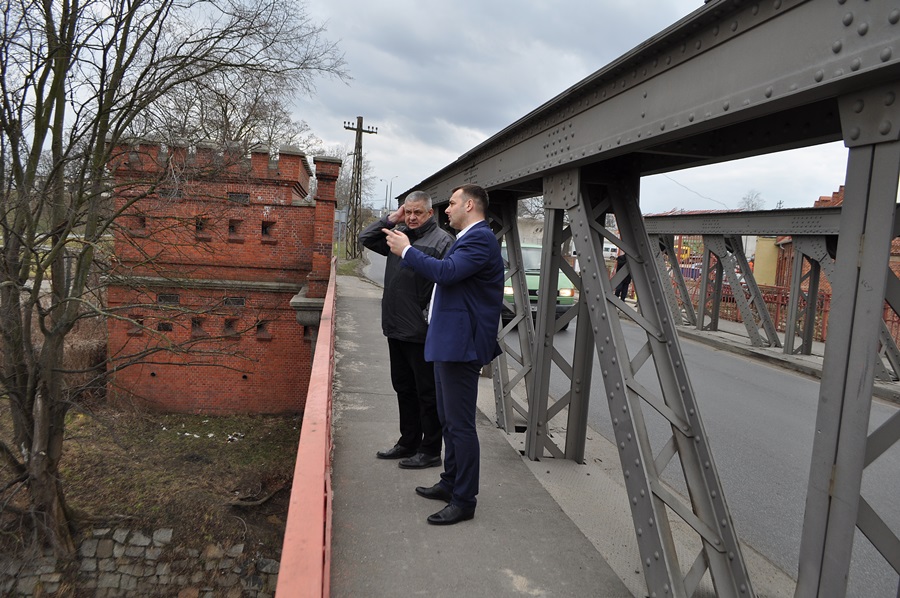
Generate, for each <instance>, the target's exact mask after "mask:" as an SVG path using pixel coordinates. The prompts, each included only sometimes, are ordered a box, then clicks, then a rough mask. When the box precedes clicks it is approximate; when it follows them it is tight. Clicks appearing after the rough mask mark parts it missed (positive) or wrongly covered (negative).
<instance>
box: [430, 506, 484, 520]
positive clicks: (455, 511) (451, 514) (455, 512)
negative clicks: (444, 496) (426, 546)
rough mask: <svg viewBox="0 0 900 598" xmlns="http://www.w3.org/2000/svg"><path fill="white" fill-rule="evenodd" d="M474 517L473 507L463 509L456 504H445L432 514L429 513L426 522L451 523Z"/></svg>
mask: <svg viewBox="0 0 900 598" xmlns="http://www.w3.org/2000/svg"><path fill="white" fill-rule="evenodd" d="M473 517H475V507H470V508H468V509H464V508H462V507H457V506H456V505H447V506H446V507H444V508H443V509H441V510H440V511H438V512H437V513H435V514H434V515H429V517H428V523H430V524H431V525H453V524H454V523H459V522H460V521H468V520H469V519H472V518H473Z"/></svg>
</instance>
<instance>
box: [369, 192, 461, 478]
mask: <svg viewBox="0 0 900 598" xmlns="http://www.w3.org/2000/svg"><path fill="white" fill-rule="evenodd" d="M384 229H393V230H397V231H403V233H404V234H405V235H406V236H407V238H409V240H410V242H411V243H412V245H413V246H414V247H415V248H416V249H417V250H418V251H420V252H422V254H423V255H428V256H430V257H433V258H437V259H440V258H441V257H443V256H444V254H445V253H447V250H449V249H450V246H451V245H452V244H453V236H452V235H451V234H450V233H448V232H447V231H445V230H443V229H441V228H440V227H439V226H438V225H437V219H436V218H435V217H434V209H433V208H432V207H431V197H430V196H429V195H428V194H427V193H425V192H424V191H413V192H412V193H410V194H409V195H407V196H406V200H405V201H404V202H403V204H402V205H400V207H399V208H397V210H395V211H394V212H392V213H390V214H388V215H387V216H385V217H383V218H380V219H379V220H377V221H375V222H374V223H372V224H371V225H370V226H368V227H366V229H365V230H364V231H362V232H361V233H360V235H359V241H360V243H362V244H363V246H365V247H367V248H368V249H371V250H372V251H374V252H375V253H379V254H381V255H384V256H387V260H386V262H385V268H384V294H383V295H382V298H381V328H382V332H384V335H385V336H386V337H387V341H388V351H389V356H390V363H391V384H392V386H393V387H394V391H395V392H396V393H397V407H398V410H399V414H400V438H399V439H398V440H397V442H396V443H395V444H394V446H393V447H392V448H389V449H387V450H382V451H378V452H377V453H376V456H377V457H378V458H379V459H399V460H400V461H399V462H398V465H399V466H400V467H402V468H404V469H423V468H427V467H438V466H440V465H441V438H442V434H441V422H440V419H439V418H438V411H437V398H436V396H435V388H434V366H433V365H432V364H431V363H430V362H428V361H425V334H426V332H427V330H428V322H427V311H428V305H429V302H430V301H431V294H432V289H433V287H434V283H433V282H431V281H430V280H428V279H427V278H425V277H423V276H421V275H419V274H416V272H415V271H413V270H412V269H411V268H406V267H403V265H402V263H401V259H400V258H399V257H398V256H396V255H394V254H392V253H391V251H390V248H389V247H388V245H387V241H386V239H385V235H384V233H383V232H382V230H384Z"/></svg>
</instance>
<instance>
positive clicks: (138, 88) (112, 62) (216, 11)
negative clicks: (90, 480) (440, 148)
mask: <svg viewBox="0 0 900 598" xmlns="http://www.w3.org/2000/svg"><path fill="white" fill-rule="evenodd" d="M2 1H3V9H4V10H3V15H4V17H3V21H2V28H3V29H2V36H0V71H2V79H0V84H2V86H3V89H2V91H3V95H2V105H0V229H2V234H3V239H2V243H3V246H2V250H0V251H2V255H0V353H2V361H0V385H2V389H0V392H2V393H3V394H4V395H5V397H6V398H7V399H8V402H9V407H10V413H11V415H12V422H13V432H12V437H11V438H2V439H0V463H2V465H3V471H4V472H6V473H9V474H10V475H9V476H8V477H9V479H8V481H7V482H6V483H5V484H4V485H3V486H0V492H2V494H3V495H2V496H0V506H2V505H6V506H7V512H9V510H10V509H11V505H12V504H13V502H12V498H13V497H15V496H21V495H23V493H24V494H25V495H27V501H25V505H26V506H25V507H24V509H23V510H22V515H23V516H27V519H26V520H30V522H31V523H32V524H33V531H34V537H35V538H36V539H38V540H41V541H43V542H47V543H49V544H50V545H52V546H53V548H54V550H55V551H56V553H57V554H59V555H61V556H71V555H72V554H73V553H74V542H73V540H72V535H71V527H70V514H69V512H68V509H67V507H66V503H65V498H64V494H63V486H62V481H61V479H60V475H59V464H60V458H61V455H62V447H63V437H64V433H65V416H66V413H67V411H68V410H69V409H70V407H71V406H72V405H73V403H74V402H75V401H77V399H78V393H79V388H77V387H75V386H73V383H72V377H71V374H72V373H73V372H72V371H71V370H67V367H68V365H67V362H66V359H65V357H66V338H67V336H68V335H69V334H70V332H71V331H72V330H73V328H74V327H75V326H77V325H78V324H79V322H81V321H83V320H85V319H86V318H91V317H96V316H98V315H102V314H103V305H102V301H101V296H100V295H99V294H93V293H92V285H93V284H94V283H93V281H94V280H95V279H96V276H95V271H94V268H95V266H96V263H97V261H98V256H99V255H101V254H102V252H103V248H104V246H105V244H106V243H107V238H108V236H109V233H110V231H111V227H112V226H113V225H114V223H115V222H116V218H117V215H118V214H117V213H116V212H115V211H114V210H113V209H112V206H111V203H110V202H109V199H108V198H109V196H110V193H111V192H114V191H115V190H112V189H110V188H109V179H108V177H107V176H106V167H107V164H108V163H110V161H111V160H112V159H113V158H114V156H113V155H111V152H112V151H113V149H112V148H116V147H122V145H123V144H122V142H123V141H124V138H125V137H126V136H127V135H128V134H129V133H133V132H134V131H135V130H140V131H141V132H142V133H144V134H150V133H157V134H159V135H161V136H162V137H163V138H164V137H165V135H166V134H170V133H173V132H175V131H173V127H171V126H167V127H165V128H162V127H160V124H161V123H159V122H158V121H157V122H154V121H153V119H152V118H150V117H151V116H152V115H154V114H156V113H159V112H161V111H160V109H159V107H160V106H162V105H164V104H167V103H168V104H171V103H172V102H177V101H179V98H180V99H181V100H185V99H187V98H190V97H191V94H192V93H195V90H196V89H197V88H198V85H200V83H201V82H202V83H203V84H204V85H208V86H209V87H210V88H215V87H216V86H214V85H211V84H210V83H209V82H210V81H219V82H222V85H226V84H227V83H226V82H228V81H236V80H239V79H240V78H241V77H257V78H258V79H259V80H263V81H265V80H279V81H280V82H281V83H283V85H284V87H283V88H284V90H285V93H286V94H288V93H293V92H310V91H312V89H313V82H314V80H315V79H316V78H317V77H319V76H337V77H345V76H346V73H345V65H344V61H343V57H342V55H341V54H340V52H339V51H338V48H337V46H336V45H335V44H333V43H332V42H329V41H328V40H327V39H326V38H325V36H324V29H323V28H322V27H321V26H320V25H318V24H316V23H314V22H313V21H312V20H311V19H310V18H309V17H308V16H307V15H306V14H305V12H304V9H303V6H302V4H301V5H299V6H298V3H285V2H281V1H280V0H129V1H127V2H126V1H122V0H86V1H84V2H74V3H70V2H44V3H32V2H15V1H14V0H2ZM220 89H221V87H220ZM257 91H259V90H257ZM246 92H247V94H248V97H252V95H253V87H252V86H248V87H247V88H246ZM284 97H287V96H286V95H285V96H284ZM247 105H253V102H252V101H250V100H248V102H247ZM199 109H200V108H199V107H198V110H199ZM195 114H196V113H195V112H194V111H191V110H185V111H184V114H183V120H182V121H181V122H180V123H178V124H180V125H182V126H183V127H185V130H190V127H191V126H193V125H194V124H195V123H193V120H194V118H195ZM263 120H264V119H263ZM232 122H233V123H236V124H235V126H234V127H232V128H230V129H228V130H227V132H224V133H223V134H222V135H223V138H227V137H230V136H232V135H237V134H240V133H242V132H245V131H247V130H251V129H252V130H253V131H254V136H256V137H259V138H262V137H263V136H264V135H263V133H262V131H263V128H262V127H261V126H257V127H256V128H248V127H244V125H243V121H242V120H241V118H234V119H231V120H229V125H228V126H229V127H231V126H232V125H231V124H230V123H232ZM166 124H167V125H168V124H171V123H166ZM204 127H205V128H203V129H201V130H204V131H205V130H207V129H209V128H211V127H207V126H206V125H204ZM242 127H243V128H242ZM156 129H159V130H156ZM138 199H140V195H139V194H138V195H135V196H134V198H133V200H134V201H136V200H138ZM127 207H128V206H127V204H126V206H125V208H127ZM122 211H124V208H123V210H122Z"/></svg>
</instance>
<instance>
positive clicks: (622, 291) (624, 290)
mask: <svg viewBox="0 0 900 598" xmlns="http://www.w3.org/2000/svg"><path fill="white" fill-rule="evenodd" d="M625 262H626V258H625V254H624V253H620V254H619V256H618V257H617V258H616V272H618V271H619V270H620V269H622V268H624V267H625ZM629 286H631V272H628V273H627V274H626V275H625V278H623V279H622V282H620V283H619V285H618V286H617V287H616V291H615V295H616V297H618V298H620V299H621V300H622V301H625V299H626V298H627V297H628V287H629Z"/></svg>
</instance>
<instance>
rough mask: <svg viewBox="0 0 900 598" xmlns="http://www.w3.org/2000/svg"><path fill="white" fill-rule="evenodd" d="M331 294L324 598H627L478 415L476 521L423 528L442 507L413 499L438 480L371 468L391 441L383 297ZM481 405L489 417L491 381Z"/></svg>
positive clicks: (392, 405) (430, 474)
mask: <svg viewBox="0 0 900 598" xmlns="http://www.w3.org/2000/svg"><path fill="white" fill-rule="evenodd" d="M337 294H338V298H337V340H336V349H335V362H336V364H335V386H334V388H335V394H334V461H333V490H334V503H333V505H334V519H333V540H332V561H331V563H332V566H331V574H332V581H331V595H332V596H334V597H335V598H340V597H351V596H352V597H361V596H373V597H380V596H414V595H426V596H430V597H436V598H439V597H442V596H448V597H449V596H453V597H458V596H473V597H474V596H543V597H548V598H550V597H574V596H609V597H616V596H632V595H633V594H632V592H631V591H630V590H629V589H628V588H627V587H626V586H625V584H624V583H623V582H622V580H621V579H620V578H619V576H617V575H616V573H615V572H614V571H613V570H612V568H611V567H610V566H609V564H607V562H606V561H605V560H604V558H603V557H602V556H601V555H600V553H599V552H598V551H597V549H596V548H595V547H594V545H593V544H592V543H591V542H590V541H589V540H588V539H587V538H586V537H585V535H584V533H582V531H581V530H580V529H579V528H578V527H577V526H576V525H575V524H574V523H573V522H572V520H571V519H570V518H569V517H568V516H567V515H566V513H564V512H563V510H562V509H561V508H560V506H559V505H558V504H557V502H556V501H555V500H554V498H553V497H552V496H551V494H550V493H549V492H548V491H547V490H546V489H545V488H544V486H543V485H542V484H541V482H540V481H538V479H537V478H536V477H535V476H534V474H533V473H532V471H531V469H530V468H529V467H528V466H527V465H526V463H525V461H524V460H523V459H522V456H521V455H520V454H519V453H518V452H517V451H516V450H515V448H514V447H513V446H512V445H511V444H510V443H509V442H508V441H507V439H506V438H505V436H506V435H505V434H504V433H503V431H502V430H499V429H498V428H496V427H495V426H494V425H493V423H492V422H491V421H490V420H489V419H488V418H487V417H485V416H484V415H483V414H479V420H478V435H479V438H480V440H481V492H480V494H479V496H478V499H479V503H478V510H477V513H476V515H475V519H474V520H472V521H467V522H463V523H460V524H457V525H454V526H449V527H435V526H432V525H428V524H427V523H426V522H425V518H426V517H427V516H428V515H430V514H432V513H434V512H436V511H439V510H440V509H441V508H442V507H443V503H440V502H437V501H431V500H426V499H424V498H421V497H419V496H418V495H416V494H415V492H414V488H415V487H416V486H423V485H424V486H430V485H431V484H433V483H435V482H436V481H438V475H439V473H440V469H438V468H431V469H426V470H422V471H414V470H413V471H411V470H403V469H400V468H399V467H397V462H396V461H386V460H379V459H376V458H375V452H376V451H377V450H379V449H384V448H388V447H390V446H392V445H393V443H394V442H395V441H396V440H397V437H398V429H397V403H396V396H395V395H394V392H393V390H392V388H391V382H390V373H389V367H388V354H387V342H386V340H385V338H384V336H383V335H382V333H381V307H380V306H381V288H380V287H378V286H376V285H374V284H372V283H370V282H368V281H365V280H363V279H357V278H353V277H344V276H341V277H338V281H337ZM481 395H482V396H487V397H488V398H489V399H490V404H491V405H493V399H492V398H491V397H492V389H491V384H490V380H488V379H482V388H481ZM573 465H574V464H573ZM576 467H577V466H576ZM640 595H643V593H641V594H640Z"/></svg>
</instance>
